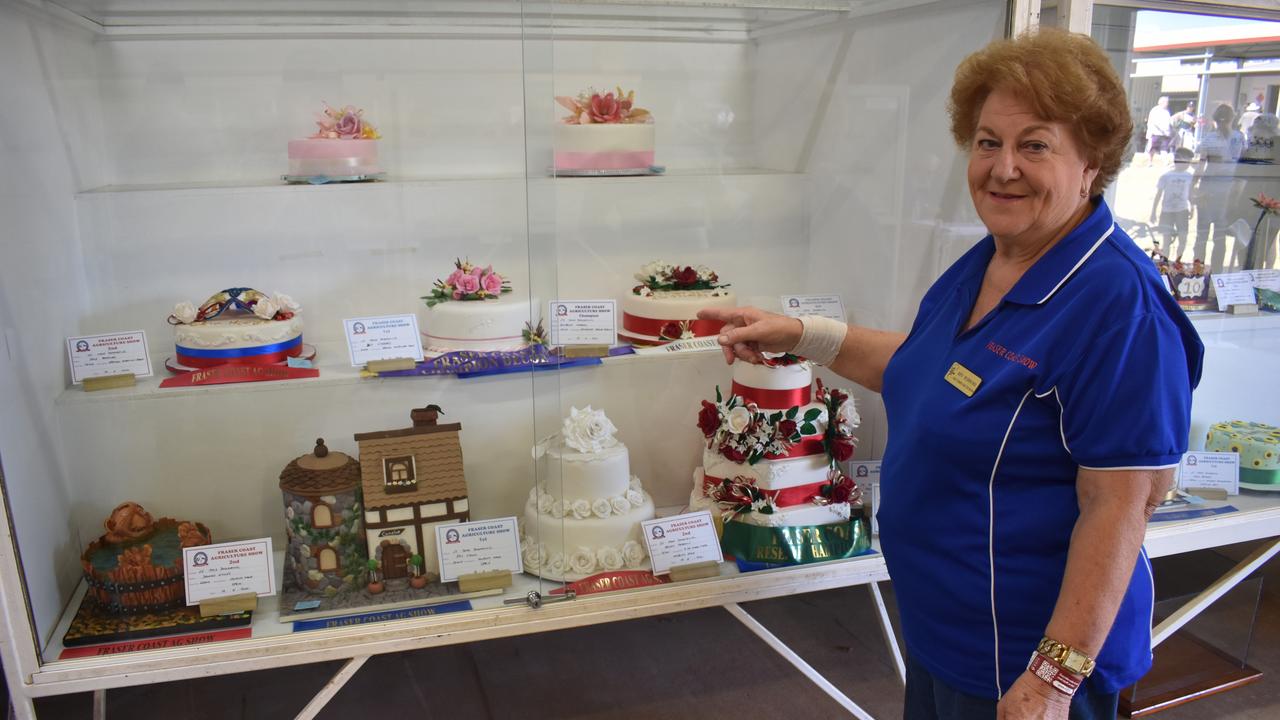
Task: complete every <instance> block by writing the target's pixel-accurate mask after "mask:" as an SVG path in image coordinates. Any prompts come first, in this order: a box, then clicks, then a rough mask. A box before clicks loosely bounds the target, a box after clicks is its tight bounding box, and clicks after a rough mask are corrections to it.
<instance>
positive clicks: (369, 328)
mask: <svg viewBox="0 0 1280 720" xmlns="http://www.w3.org/2000/svg"><path fill="white" fill-rule="evenodd" d="M342 326H343V327H344V328H345V329H346V331H347V333H346V334H347V349H348V351H350V353H351V367H361V366H363V365H367V364H369V363H371V362H373V361H374V360H402V359H405V358H410V359H412V360H415V361H417V362H422V337H421V336H419V335H418V316H416V315H383V316H381V317H362V318H350V319H348V320H343V321H342Z"/></svg>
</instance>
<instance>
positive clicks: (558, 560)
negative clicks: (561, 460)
mask: <svg viewBox="0 0 1280 720" xmlns="http://www.w3.org/2000/svg"><path fill="white" fill-rule="evenodd" d="M547 568H549V569H550V570H551V572H553V573H555V574H556V575H564V574H565V571H566V570H568V569H569V566H568V565H566V564H565V562H564V553H555V554H554V555H552V556H551V559H550V560H548V561H547Z"/></svg>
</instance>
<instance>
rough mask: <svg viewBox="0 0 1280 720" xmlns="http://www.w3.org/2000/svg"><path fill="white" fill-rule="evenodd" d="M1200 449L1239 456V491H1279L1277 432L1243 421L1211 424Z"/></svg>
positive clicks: (1278, 430)
mask: <svg viewBox="0 0 1280 720" xmlns="http://www.w3.org/2000/svg"><path fill="white" fill-rule="evenodd" d="M1204 449H1205V450H1207V451H1209V452H1233V453H1237V454H1239V455H1240V487H1242V488H1246V489H1249V490H1272V491H1280V428H1277V427H1273V426H1271V425H1263V424H1262V423H1256V422H1245V421H1244V420H1231V421H1228V422H1220V423H1214V424H1213V425H1212V426H1210V428H1209V435H1208V436H1207V437H1206V438H1205V440H1204Z"/></svg>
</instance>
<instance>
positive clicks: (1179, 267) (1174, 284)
mask: <svg viewBox="0 0 1280 720" xmlns="http://www.w3.org/2000/svg"><path fill="white" fill-rule="evenodd" d="M1151 261H1152V262H1154V263H1155V265H1156V270H1158V271H1159V272H1160V274H1161V275H1163V276H1164V278H1165V281H1166V282H1167V283H1168V284H1169V290H1170V291H1172V293H1173V298H1174V299H1175V300H1177V301H1178V305H1180V306H1181V307H1182V309H1183V310H1205V309H1208V308H1210V307H1211V303H1210V299H1209V273H1208V272H1207V271H1206V270H1205V267H1204V261H1203V260H1201V259H1199V258H1196V259H1195V260H1194V261H1192V262H1190V263H1184V262H1182V261H1180V260H1173V261H1170V260H1169V259H1168V258H1166V257H1165V256H1164V255H1162V254H1160V251H1159V250H1155V249H1153V250H1152V251H1151Z"/></svg>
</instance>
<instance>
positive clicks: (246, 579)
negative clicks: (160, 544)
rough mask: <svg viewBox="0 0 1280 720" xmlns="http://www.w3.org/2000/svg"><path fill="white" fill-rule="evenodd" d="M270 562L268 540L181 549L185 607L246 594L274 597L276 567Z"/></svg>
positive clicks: (269, 541) (269, 542)
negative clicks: (185, 595)
mask: <svg viewBox="0 0 1280 720" xmlns="http://www.w3.org/2000/svg"><path fill="white" fill-rule="evenodd" d="M271 558H272V556H271V538H269V537H268V538H261V539H259V540H245V541H242V542H225V543H217V544H215V545H197V546H195V547H186V548H182V567H183V578H182V581H183V583H184V584H185V585H186V590H187V604H188V605H199V604H200V603H202V602H204V601H205V600H213V599H214V598H220V597H230V596H232V595H244V594H246V593H253V594H255V595H257V596H258V597H266V596H267V595H274V594H275V592H276V579H275V563H274V562H272V559H271Z"/></svg>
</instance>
